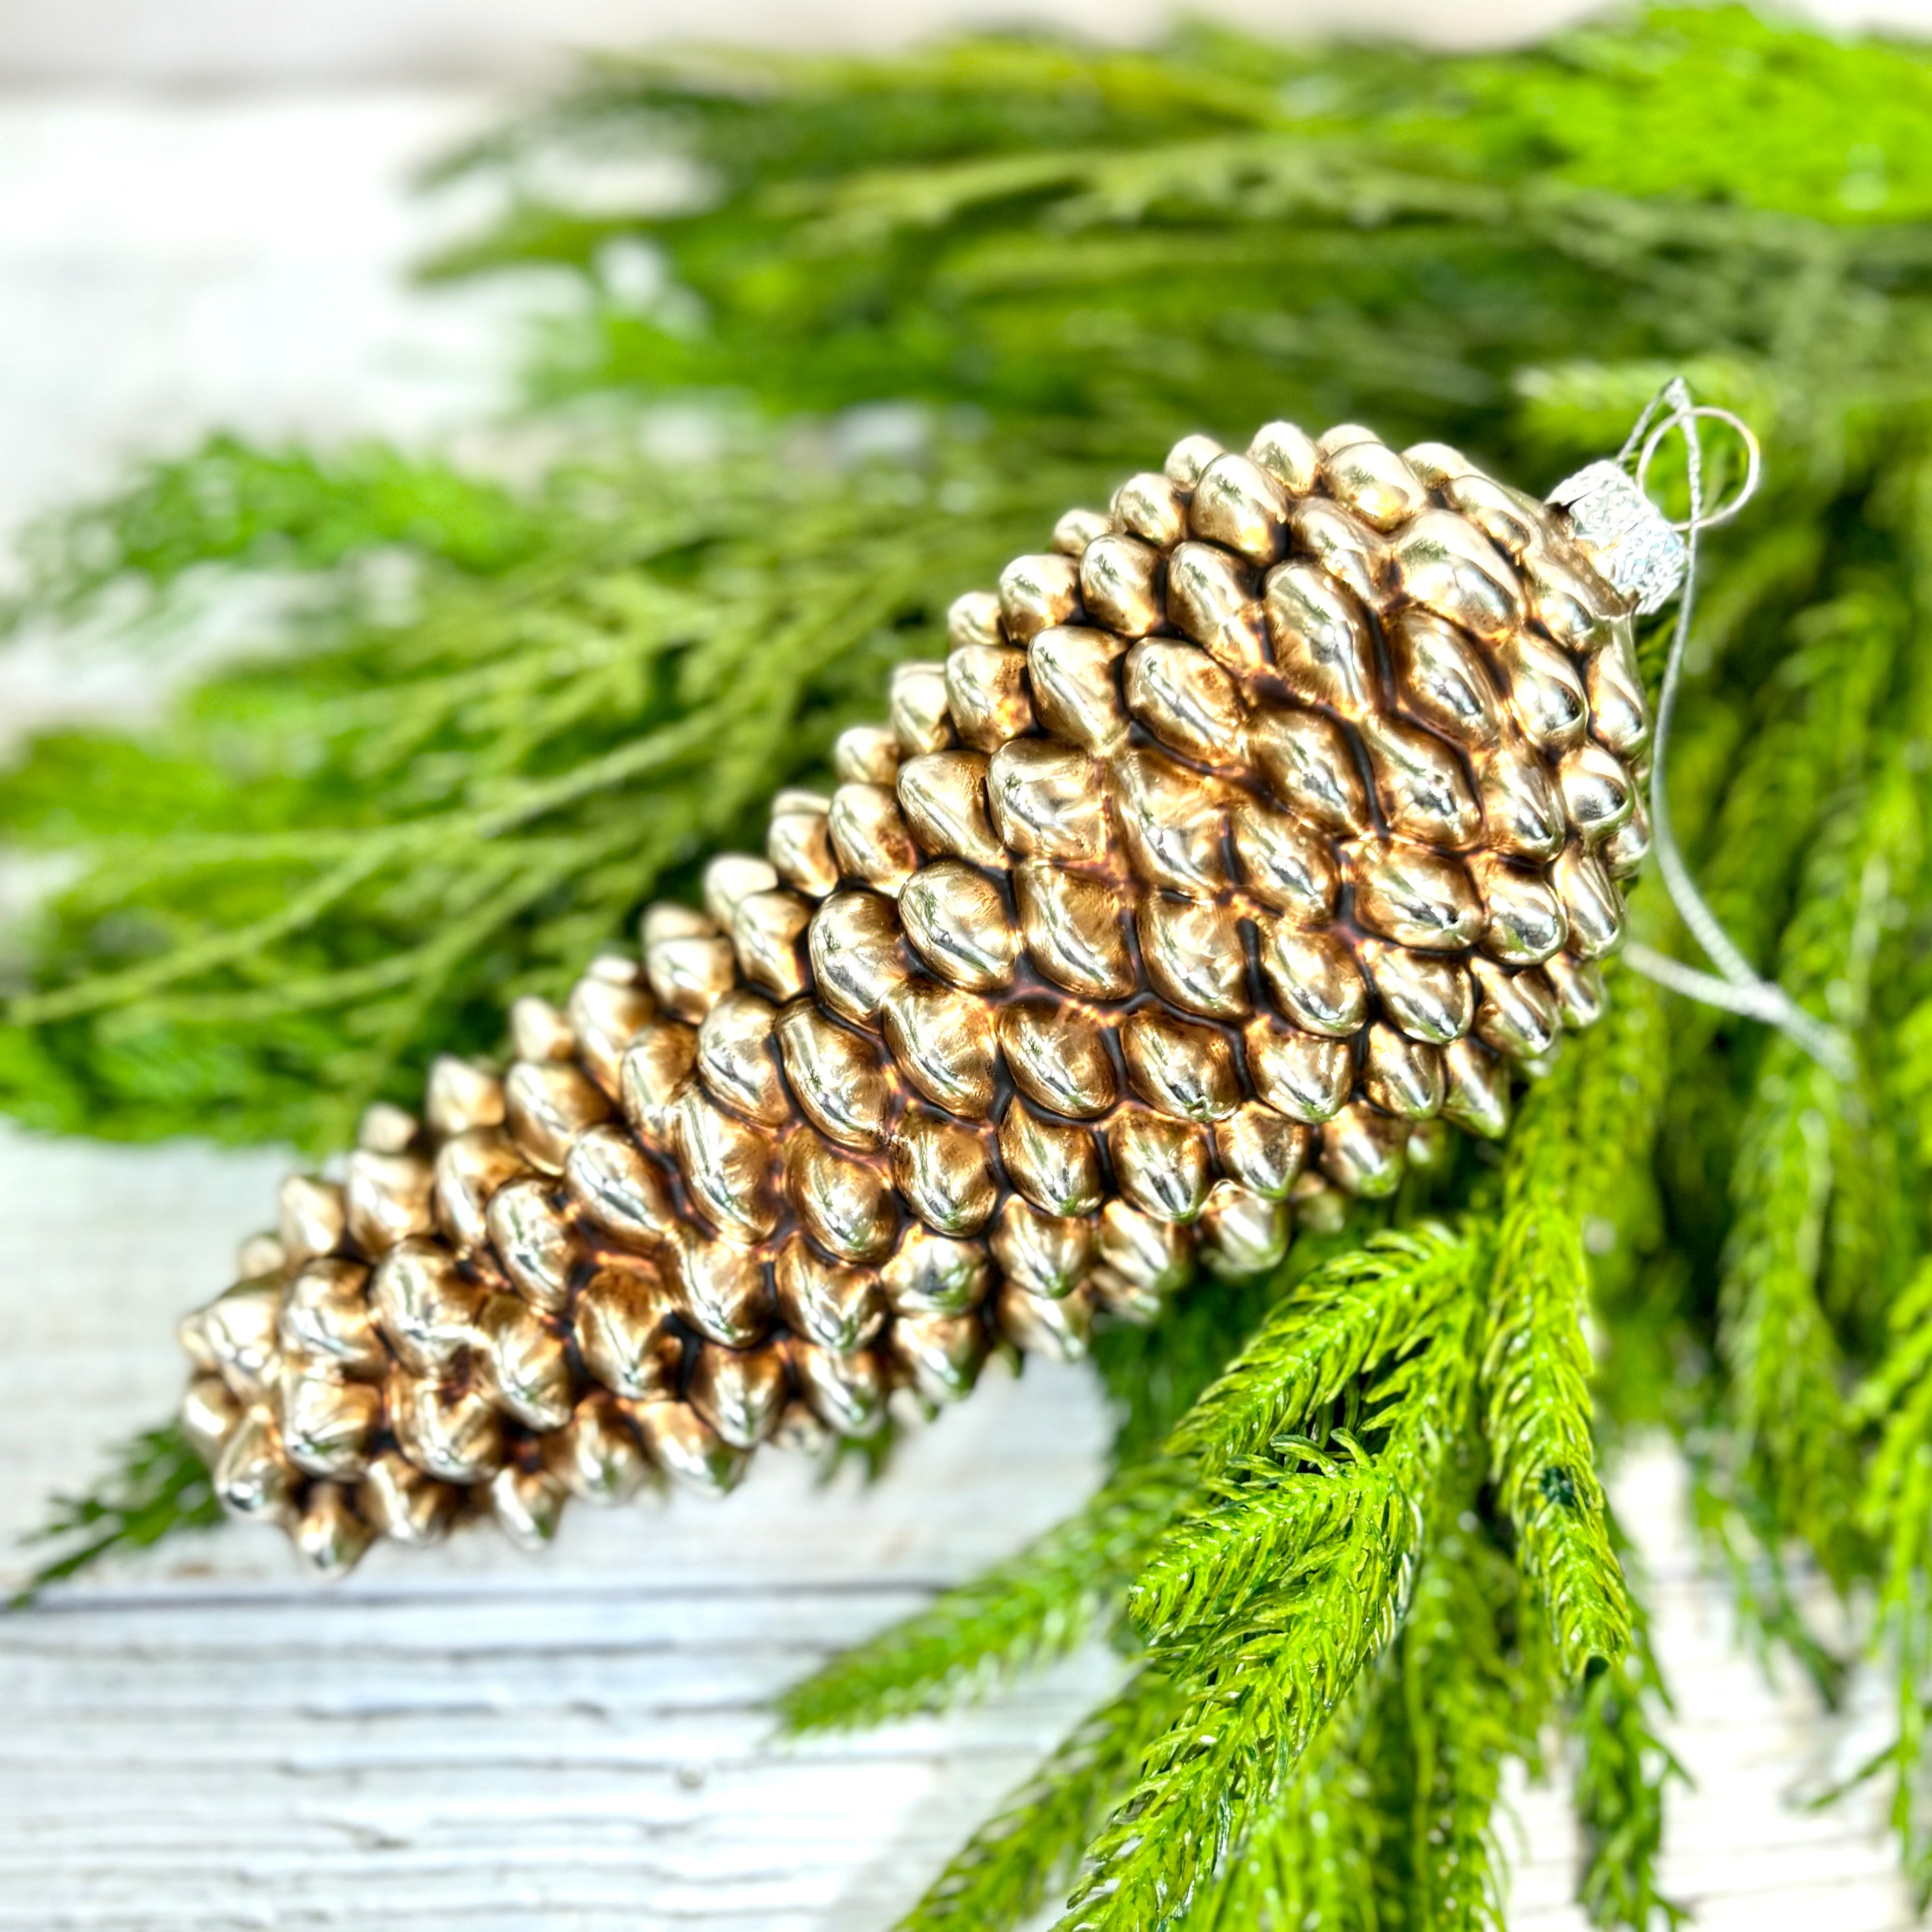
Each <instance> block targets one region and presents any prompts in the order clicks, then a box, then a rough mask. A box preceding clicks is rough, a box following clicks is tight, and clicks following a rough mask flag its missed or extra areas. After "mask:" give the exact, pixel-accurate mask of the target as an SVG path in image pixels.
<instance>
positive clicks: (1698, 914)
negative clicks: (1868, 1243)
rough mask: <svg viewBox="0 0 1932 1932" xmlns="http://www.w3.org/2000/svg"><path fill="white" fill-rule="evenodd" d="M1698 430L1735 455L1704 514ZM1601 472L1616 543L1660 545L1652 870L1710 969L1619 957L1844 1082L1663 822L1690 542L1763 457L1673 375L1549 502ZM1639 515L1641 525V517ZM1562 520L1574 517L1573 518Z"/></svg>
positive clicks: (1743, 433)
mask: <svg viewBox="0 0 1932 1932" xmlns="http://www.w3.org/2000/svg"><path fill="white" fill-rule="evenodd" d="M1700 422H1719V423H1722V424H1724V425H1725V427H1726V428H1729V429H1730V430H1731V431H1733V433H1734V434H1736V436H1737V437H1739V440H1740V441H1742V443H1743V444H1744V446H1745V473H1744V476H1743V478H1742V481H1740V482H1739V485H1738V487H1737V488H1736V490H1734V491H1733V493H1732V494H1731V495H1730V497H1729V498H1728V499H1726V500H1724V501H1723V502H1720V503H1719V504H1718V505H1717V506H1716V507H1715V508H1711V509H1706V507H1705V504H1704V451H1703V444H1702V443H1700V441H1699V440H1698V434H1697V425H1698V424H1699V423H1700ZM1673 432H1676V433H1677V434H1681V435H1682V437H1683V438H1684V456H1685V484H1686V486H1687V487H1688V492H1689V496H1690V511H1691V514H1690V515H1689V516H1688V517H1684V518H1682V519H1681V520H1672V519H1670V518H1667V517H1665V515H1664V512H1663V511H1662V510H1661V509H1660V508H1658V506H1657V505H1656V504H1655V502H1653V501H1652V499H1651V497H1650V495H1649V491H1648V490H1647V489H1646V487H1645V486H1646V483H1647V481H1648V479H1649V473H1650V466H1651V464H1652V461H1653V460H1654V459H1655V457H1656V455H1657V452H1658V449H1660V448H1661V446H1662V444H1663V443H1664V439H1665V438H1666V437H1668V436H1670V435H1671V434H1673ZM1605 469H1614V471H1616V472H1619V473H1621V474H1623V475H1628V476H1630V477H1631V479H1632V480H1631V484H1630V485H1627V486H1626V487H1631V488H1632V489H1633V491H1634V495H1635V496H1636V497H1637V499H1639V500H1640V502H1641V504H1642V505H1643V511H1642V512H1640V513H1639V514H1638V517H1637V523H1636V524H1634V525H1632V526H1629V527H1628V528H1627V529H1625V530H1623V531H1621V532H1619V536H1620V537H1621V538H1622V541H1625V543H1628V542H1629V541H1630V538H1631V537H1632V536H1633V535H1637V534H1638V529H1639V526H1641V524H1642V523H1644V522H1645V521H1646V520H1647V521H1648V522H1649V525H1650V528H1651V529H1652V532H1655V535H1652V537H1650V538H1648V539H1647V540H1646V539H1643V538H1639V543H1640V545H1641V544H1642V543H1643V542H1644V541H1648V542H1649V544H1650V545H1651V546H1652V547H1653V549H1655V548H1657V547H1659V545H1660V540H1661V548H1662V550H1664V552H1665V553H1666V554H1665V555H1664V559H1663V561H1662V563H1661V569H1660V568H1658V567H1657V566H1655V565H1653V568H1652V573H1651V574H1650V575H1649V577H1648V578H1646V579H1645V580H1643V589H1644V590H1645V591H1646V592H1648V594H1647V595H1642V596H1640V598H1639V600H1638V602H1639V608H1640V609H1643V610H1656V609H1659V608H1661V607H1662V605H1663V604H1664V603H1665V602H1666V601H1668V599H1669V597H1670V593H1671V591H1673V590H1674V591H1676V593H1677V596H1678V605H1677V621H1676V624H1675V625H1673V627H1672V631H1671V637H1670V651H1669V652H1668V654H1667V656H1666V657H1665V659H1664V676H1663V679H1662V680H1661V684H1660V686H1659V688H1658V700H1657V727H1656V731H1655V736H1653V738H1652V763H1651V774H1650V815H1651V826H1652V852H1653V853H1655V856H1656V859H1657V866H1658V871H1659V872H1660V873H1661V874H1662V876H1663V879H1664V889H1665V890H1666V891H1667V892H1669V894H1670V901H1671V904H1673V905H1674V906H1675V907H1676V908H1677V912H1678V916H1679V917H1680V918H1681V919H1682V920H1683V922H1684V924H1685V929H1687V930H1688V932H1689V933H1690V935H1691V937H1692V938H1694V940H1696V941H1697V944H1698V946H1699V947H1700V950H1702V951H1703V954H1704V956H1705V957H1706V959H1708V960H1709V962H1711V964H1712V966H1713V967H1715V968H1716V969H1717V970H1716V971H1715V972H1709V973H1707V972H1704V971H1701V970H1700V969H1699V968H1697V967H1694V966H1687V965H1685V963H1684V962H1682V960H1679V959H1671V958H1670V957H1669V956H1667V955H1666V954H1664V953H1658V952H1656V951H1655V950H1653V949H1652V947H1648V946H1644V945H1641V944H1638V945H1632V946H1631V947H1628V949H1627V950H1626V952H1625V959H1627V960H1628V962H1629V963H1630V965H1631V966H1632V967H1634V968H1635V969H1636V971H1638V972H1640V973H1641V974H1643V975H1644V977H1646V979H1649V980H1655V981H1656V982H1657V983H1658V985H1659V986H1667V987H1669V988H1670V989H1671V990H1672V991H1673V992H1679V993H1682V994H1683V995H1685V996H1686V997H1687V998H1691V999H1694V1000H1698V1001H1702V1002H1703V1004H1705V1005H1706V1006H1711V1007H1719V1008H1721V1010H1724V1011H1725V1012H1727V1013H1742V1014H1743V1015H1745V1016H1747V1017H1748V1018H1750V1019H1755V1020H1759V1021H1761V1022H1763V1023H1764V1024H1765V1025H1767V1026H1772V1027H1775V1028H1777V1029H1778V1031H1779V1032H1781V1033H1782V1034H1784V1036H1785V1037H1787V1039H1788V1040H1792V1041H1793V1042H1794V1043H1796V1045H1797V1046H1799V1047H1801V1048H1802V1049H1803V1050H1804V1051H1805V1052H1806V1053H1808V1054H1809V1055H1811V1058H1813V1059H1814V1060H1815V1061H1817V1063H1818V1064H1819V1065H1820V1066H1821V1067H1823V1068H1825V1069H1826V1071H1827V1072H1828V1073H1831V1074H1832V1075H1834V1076H1835V1077H1836V1078H1838V1079H1841V1080H1846V1079H1850V1078H1851V1077H1852V1075H1853V1074H1854V1073H1855V1070H1856V1066H1857V1063H1856V1060H1855V1057H1854V1055H1853V1054H1852V1046H1851V1043H1850V1041H1849V1040H1848V1039H1847V1038H1846V1036H1845V1035H1844V1034H1843V1032H1841V1031H1840V1030H1839V1029H1838V1028H1836V1027H1834V1026H1830V1025H1827V1024H1826V1022H1824V1021H1823V1020H1821V1019H1819V1018H1818V1017H1817V1015H1816V1014H1814V1013H1808V1012H1807V1011H1806V1010H1805V1008H1804V1007H1801V1006H1800V1005H1799V1004H1798V1002H1797V1001H1796V1000H1794V999H1793V998H1792V997H1791V995H1790V994H1789V993H1787V992H1786V991H1785V990H1784V988H1783V987H1782V986H1779V985H1778V983H1776V981H1775V980H1767V979H1766V978H1764V977H1763V976H1762V975H1761V974H1760V973H1758V972H1757V970H1756V969H1755V968H1754V967H1753V966H1752V965H1751V962H1750V961H1749V960H1748V959H1745V956H1744V955H1743V954H1742V953H1741V952H1739V950H1738V947H1737V945H1736V942H1735V941H1733V939H1732V938H1731V936H1730V934H1729V933H1727V932H1726V931H1725V930H1724V926H1723V925H1722V923H1721V922H1720V921H1719V919H1718V916H1717V914H1716V913H1714V912H1713V911H1712V910H1711V907H1710V906H1709V904H1707V903H1706V900H1705V898H1704V895H1703V893H1701V892H1699V890H1698V889H1697V882H1696V881H1695V880H1694V879H1693V878H1692V877H1691V868H1690V867H1689V866H1688V865H1687V864H1686V863H1685V859H1684V854H1683V851H1682V848H1681V847H1679V844H1678V842H1677V834H1676V826H1674V824H1673V822H1672V819H1671V815H1670V781H1669V771H1670V733H1671V727H1672V725H1673V723H1674V722H1675V720H1676V712H1677V698H1678V692H1679V686H1680V685H1682V681H1683V676H1684V655H1685V649H1686V647H1687V646H1688V644H1689V643H1690V640H1691V619H1692V617H1693V615H1694V612H1695V610H1696V608H1697V550H1698V538H1699V537H1700V535H1702V534H1703V532H1705V531H1706V530H1707V529H1714V528H1715V527H1716V526H1718V524H1721V523H1728V522H1730V520H1731V519H1732V518H1733V517H1735V516H1736V514H1738V512H1739V511H1740V510H1742V508H1744V506H1745V504H1746V503H1748V502H1749V501H1750V500H1751V498H1752V497H1753V496H1755V495H1756V494H1757V487H1758V484H1759V481H1760V478H1761V477H1762V475H1763V452H1762V450H1761V449H1760V446H1759V443H1758V440H1757V436H1756V435H1755V434H1754V433H1753V431H1752V430H1751V426H1750V425H1749V424H1748V423H1746V422H1745V421H1744V420H1743V419H1742V417H1739V416H1736V415H1734V414H1733V413H1732V412H1731V411H1730V410H1725V409H1719V408H1718V407H1715V406H1714V405H1712V404H1700V403H1697V402H1694V401H1692V399H1691V390H1690V386H1689V385H1688V383H1685V380H1684V379H1683V377H1681V376H1674V377H1672V378H1671V380H1670V381H1669V382H1668V383H1666V384H1665V385H1664V387H1663V388H1662V389H1660V390H1659V391H1658V392H1657V394H1656V395H1655V396H1653V397H1652V398H1651V400H1650V401H1649V403H1648V404H1646V406H1645V407H1644V410H1643V414H1642V415H1641V416H1639V417H1638V418H1637V421H1636V422H1635V423H1634V425H1632V427H1631V433H1630V434H1629V435H1628V437H1626V438H1625V441H1624V446H1623V448H1622V450H1621V451H1619V452H1618V455H1617V458H1616V463H1615V464H1614V465H1609V464H1593V465H1592V468H1591V470H1589V471H1585V472H1580V475H1579V477H1577V478H1572V479H1571V482H1570V483H1567V484H1562V485H1559V487H1558V489H1557V490H1556V493H1555V496H1554V497H1553V501H1555V502H1559V503H1565V502H1566V499H1568V498H1569V497H1570V496H1571V493H1572V492H1573V490H1574V485H1576V484H1577V483H1579V482H1580V481H1583V478H1587V477H1589V476H1590V475H1592V472H1598V473H1601V472H1602V471H1603V470H1605ZM1599 487H1601V486H1599ZM1646 512H1647V517H1646V515H1645V514H1643V513H1646ZM1571 514H1572V515H1573V516H1574V515H1575V514H1577V512H1576V511H1575V509H1574V508H1573V509H1572V512H1571ZM1673 543H1675V544H1679V545H1681V550H1680V552H1679V555H1678V556H1675V557H1671V556H1668V555H1667V552H1668V549H1669V546H1670V544H1673ZM1673 566H1674V571H1673ZM1667 574H1675V576H1676V582H1675V583H1672V584H1670V586H1669V588H1668V589H1665V588H1664V586H1663V583H1662V582H1661V577H1662V576H1664V575H1667ZM1660 591H1661V595H1660V594H1658V593H1659V592H1660Z"/></svg>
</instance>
